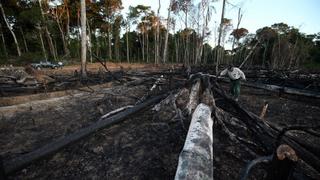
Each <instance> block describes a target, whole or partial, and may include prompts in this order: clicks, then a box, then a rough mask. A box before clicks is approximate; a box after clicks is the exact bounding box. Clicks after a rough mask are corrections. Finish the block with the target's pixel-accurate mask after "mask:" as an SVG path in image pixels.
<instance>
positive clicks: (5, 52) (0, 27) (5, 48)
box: [0, 24, 8, 59]
mask: <svg viewBox="0 0 320 180" xmlns="http://www.w3.org/2000/svg"><path fill="white" fill-rule="evenodd" d="M0 33H1V40H2V46H3V53H4V56H5V58H6V59H8V52H7V47H6V41H5V39H4V35H3V31H2V26H1V24H0Z"/></svg>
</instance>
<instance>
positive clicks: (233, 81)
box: [220, 65, 246, 101]
mask: <svg viewBox="0 0 320 180" xmlns="http://www.w3.org/2000/svg"><path fill="white" fill-rule="evenodd" d="M225 75H228V77H229V79H230V93H231V95H232V96H233V98H234V99H235V101H238V99H239V95H240V80H241V79H242V80H246V76H245V75H244V73H243V72H242V71H241V70H240V69H239V68H237V67H233V66H231V65H229V66H228V68H226V69H225V70H223V71H221V73H220V76H225Z"/></svg>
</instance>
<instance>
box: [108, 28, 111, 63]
mask: <svg viewBox="0 0 320 180" xmlns="http://www.w3.org/2000/svg"><path fill="white" fill-rule="evenodd" d="M111 28H112V26H111V24H108V32H107V34H108V49H109V61H110V60H112V49H111Z"/></svg>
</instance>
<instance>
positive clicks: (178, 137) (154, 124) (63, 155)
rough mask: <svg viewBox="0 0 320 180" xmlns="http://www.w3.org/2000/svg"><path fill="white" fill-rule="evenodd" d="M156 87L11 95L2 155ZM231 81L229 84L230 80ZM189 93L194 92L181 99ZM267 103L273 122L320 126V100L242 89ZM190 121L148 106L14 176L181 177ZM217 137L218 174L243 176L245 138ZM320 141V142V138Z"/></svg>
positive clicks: (259, 171) (251, 100)
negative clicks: (235, 140)
mask: <svg viewBox="0 0 320 180" xmlns="http://www.w3.org/2000/svg"><path fill="white" fill-rule="evenodd" d="M120 66H123V68H131V69H133V71H135V70H137V69H138V70H143V71H146V70H148V71H161V70H163V69H165V68H168V67H155V66H152V65H143V64H136V65H129V64H121V65H117V64H113V65H112V64H110V65H108V67H109V68H110V69H111V70H117V69H120ZM129 66H130V67H129ZM99 67H101V66H100V65H98V64H94V65H89V69H90V71H97V70H98V69H99ZM77 68H78V67H77V66H70V67H69V66H68V67H65V68H63V69H62V70H61V69H59V70H47V71H45V73H46V74H51V75H52V74H55V75H59V74H63V75H71V74H72V73H74V71H75V70H76V69H77ZM170 68H171V67H170ZM127 70H129V69H127ZM154 77H155V78H158V77H159V75H155V76H154ZM173 83H177V82H173ZM151 86H152V83H151V84H150V83H144V84H140V85H137V86H123V85H121V84H108V85H106V84H101V85H95V86H94V87H92V88H91V89H90V88H88V87H82V88H84V89H82V90H81V89H80V90H79V89H77V90H69V92H67V93H66V92H65V91H61V92H62V93H58V92H52V93H51V94H50V93H48V94H49V95H44V94H41V95H39V94H38V95H37V94H35V95H23V96H15V97H11V98H12V99H17V100H16V101H15V102H11V104H10V106H3V107H0V114H1V121H0V129H1V131H0V136H1V139H0V146H1V150H0V155H1V156H2V158H3V161H4V162H5V161H8V160H10V159H12V158H16V157H19V156H20V155H22V154H25V153H27V152H30V151H33V150H35V149H37V148H39V147H42V146H43V145H45V144H47V143H48V142H51V141H52V140H54V139H57V138H59V137H63V136H67V135H68V134H71V133H73V132H75V131H77V130H79V129H81V128H82V127H86V126H88V125H90V124H92V123H94V122H96V121H98V119H99V117H100V116H101V115H103V114H106V113H107V112H110V111H112V110H115V109H117V108H119V107H123V106H126V105H134V104H135V103H136V102H137V101H138V100H139V99H141V98H142V97H143V96H144V95H145V94H147V93H148V91H149V90H150V88H151ZM90 87H91V86H90ZM224 87H225V89H226V90H227V89H228V85H227V84H224ZM77 88H78V87H77ZM92 90H93V91H92ZM55 93H56V94H55ZM187 98H188V96H186V95H184V96H183V95H182V97H181V99H187ZM265 102H268V103H269V108H268V110H267V113H266V116H265V120H266V121H270V122H273V123H276V124H278V125H280V126H287V125H296V124H299V125H310V126H311V125H312V126H316V125H320V121H319V117H320V107H319V106H317V105H314V104H312V103H308V101H297V100H292V99H291V98H288V97H279V96H278V94H275V93H270V92H268V91H265V90H260V89H254V88H248V87H242V96H241V98H240V104H243V105H244V106H245V107H246V108H247V109H249V110H250V111H252V112H254V113H255V114H258V115H259V114H260V112H261V109H262V107H263V105H264V104H265ZM216 103H217V105H218V106H220V107H221V108H222V109H228V107H225V105H224V103H223V102H222V101H221V99H219V98H217V99H216ZM230 113H232V112H230ZM189 121H190V119H184V120H183V121H181V119H179V118H177V117H176V112H175V111H174V108H173V107H172V104H167V105H163V106H162V110H161V111H154V110H152V109H151V108H148V109H146V110H145V111H142V112H140V113H138V114H136V115H134V116H132V117H130V118H128V119H127V120H125V121H124V122H122V123H120V124H117V125H114V126H112V127H110V128H106V129H103V130H101V131H99V132H97V133H95V134H93V135H91V136H89V137H87V138H85V139H82V140H80V141H79V142H77V143H75V144H72V145H70V146H68V147H66V148H64V149H63V150H61V151H59V152H58V153H56V154H55V155H52V156H49V157H47V158H46V159H44V160H40V161H38V162H35V163H33V164H32V165H31V166H29V167H27V168H25V169H23V170H21V171H19V172H17V173H15V174H12V175H11V176H9V179H173V178H174V175H175V171H176V167H177V164H178V156H179V153H180V151H181V149H182V147H183V144H184V140H185V136H186V133H187V128H188V124H189ZM240 133H241V132H240ZM213 137H214V144H215V146H214V158H215V159H214V177H215V179H239V174H240V172H241V170H242V169H243V168H244V167H245V165H246V163H247V162H249V161H251V160H252V159H254V158H256V157H254V156H253V155H252V154H250V152H248V151H247V150H246V149H244V147H243V145H242V144H234V143H232V141H229V140H228V136H227V135H226V134H224V133H223V132H221V131H219V127H215V129H214V136H213ZM314 142H315V143H316V144H319V141H316V140H315V141H314ZM301 167H302V168H303V167H304V166H299V168H301ZM266 168H267V166H265V165H261V166H259V167H258V168H255V169H254V172H253V175H252V176H251V179H263V178H264V177H265V175H266V170H265V169H266ZM310 177H313V178H316V179H317V178H320V175H319V174H311V175H310Z"/></svg>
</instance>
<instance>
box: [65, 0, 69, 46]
mask: <svg viewBox="0 0 320 180" xmlns="http://www.w3.org/2000/svg"><path fill="white" fill-rule="evenodd" d="M65 7H66V12H67V23H66V30H67V33H66V40H67V43H68V46H69V45H70V11H69V6H68V1H67V0H66V1H65Z"/></svg>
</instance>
